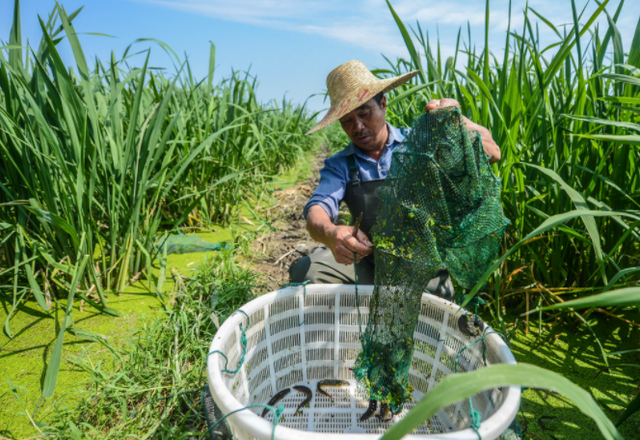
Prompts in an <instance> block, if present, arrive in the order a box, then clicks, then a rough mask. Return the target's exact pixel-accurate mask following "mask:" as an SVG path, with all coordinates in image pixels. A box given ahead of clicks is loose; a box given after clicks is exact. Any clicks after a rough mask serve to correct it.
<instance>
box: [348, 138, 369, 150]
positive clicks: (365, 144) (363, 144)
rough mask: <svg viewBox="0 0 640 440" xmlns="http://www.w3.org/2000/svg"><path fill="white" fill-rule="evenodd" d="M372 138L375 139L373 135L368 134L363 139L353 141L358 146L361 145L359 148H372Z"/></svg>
mask: <svg viewBox="0 0 640 440" xmlns="http://www.w3.org/2000/svg"><path fill="white" fill-rule="evenodd" d="M372 140H373V137H372V136H367V137H366V138H364V139H362V140H361V139H356V140H354V141H353V143H354V144H356V147H359V148H361V149H363V150H370V149H371V144H372V142H371V141H372Z"/></svg>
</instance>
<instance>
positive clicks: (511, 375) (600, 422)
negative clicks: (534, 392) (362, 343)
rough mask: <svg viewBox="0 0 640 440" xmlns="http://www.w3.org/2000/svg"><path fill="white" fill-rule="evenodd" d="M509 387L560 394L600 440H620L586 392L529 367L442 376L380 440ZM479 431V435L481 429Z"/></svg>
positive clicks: (557, 376)
mask: <svg viewBox="0 0 640 440" xmlns="http://www.w3.org/2000/svg"><path fill="white" fill-rule="evenodd" d="M511 385H518V386H524V387H529V388H543V389H548V390H553V391H556V392H558V393H561V394H563V395H565V396H566V397H568V398H569V399H571V400H572V401H573V402H574V403H575V404H576V406H577V407H578V409H580V411H582V412H583V413H584V414H586V415H587V416H589V417H591V418H592V419H593V420H594V421H595V422H596V425H597V426H598V428H599V429H600V433H601V434H602V435H603V436H604V438H606V439H608V440H623V437H622V436H621V435H620V433H619V432H618V430H617V429H616V427H615V426H614V425H613V423H612V422H611V421H610V420H609V419H608V418H607V416H606V415H605V414H604V412H602V409H600V406H599V405H598V404H597V403H596V402H595V401H594V400H593V397H591V395H590V394H589V393H588V392H587V391H585V390H583V389H582V388H580V387H579V386H577V385H575V384H574V383H572V382H571V381H570V380H569V379H566V378H565V377H564V376H562V375H560V374H558V373H554V372H553V371H549V370H545V369H543V368H540V367H536V366H534V365H529V364H518V365H506V364H504V365H503V364H501V365H491V366H488V367H485V368H480V369H479V370H475V371H471V372H469V373H464V374H452V375H449V376H446V377H445V378H443V379H442V380H441V381H440V383H439V384H438V385H437V386H436V387H435V388H433V389H432V390H431V391H429V392H428V393H427V394H426V395H425V396H424V397H423V398H422V399H421V400H420V401H419V402H418V403H417V404H416V406H415V407H413V408H412V409H411V411H409V412H408V413H407V414H406V415H405V416H404V418H403V419H402V420H400V421H399V422H398V423H396V424H395V425H393V426H391V428H389V429H388V430H387V432H386V433H385V434H384V435H383V436H382V439H381V440H399V439H401V438H402V437H404V436H405V435H407V434H409V433H411V431H413V430H414V429H415V428H417V427H418V426H420V425H421V424H422V423H424V422H425V421H427V420H429V419H430V418H431V417H432V416H433V415H435V414H436V413H437V412H438V410H440V409H441V408H444V407H446V406H448V405H452V404H454V403H456V402H459V401H460V400H462V399H465V398H467V397H470V396H473V395H475V394H478V393H480V392H482V391H484V390H488V389H491V388H495V387H504V386H511ZM480 430H481V431H482V425H481V427H480Z"/></svg>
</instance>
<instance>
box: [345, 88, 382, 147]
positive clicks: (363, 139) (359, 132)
mask: <svg viewBox="0 0 640 440" xmlns="http://www.w3.org/2000/svg"><path fill="white" fill-rule="evenodd" d="M386 112H387V98H386V97H385V96H383V97H382V100H381V101H380V104H378V103H377V102H376V101H375V99H370V100H369V101H367V102H365V103H364V104H363V105H361V106H360V107H358V108H357V109H355V110H353V111H351V112H349V113H347V114H346V115H344V116H343V117H342V118H340V125H342V129H343V130H344V132H345V133H347V135H348V136H349V138H350V139H351V140H352V141H353V143H354V144H356V146H358V147H360V148H361V149H363V150H376V149H379V148H383V147H384V143H385V142H386V140H387V136H388V133H387V123H386V121H385V114H386Z"/></svg>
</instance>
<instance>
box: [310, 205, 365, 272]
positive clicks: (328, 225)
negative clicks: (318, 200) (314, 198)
mask: <svg viewBox="0 0 640 440" xmlns="http://www.w3.org/2000/svg"><path fill="white" fill-rule="evenodd" d="M307 230H308V231H309V234H310V235H311V238H313V239H314V240H316V241H319V242H320V243H322V244H324V245H325V246H326V247H328V248H329V249H331V252H332V253H333V257H334V258H335V259H336V261H337V262H338V263H340V264H353V253H354V252H355V253H356V258H357V261H358V262H359V261H360V260H361V259H362V257H364V256H366V255H368V254H370V253H371V252H373V246H372V245H371V243H370V242H369V239H368V238H367V236H366V235H365V234H364V232H362V231H360V230H358V232H357V234H356V235H357V236H356V237H354V236H353V226H336V225H334V224H333V223H332V222H331V219H330V218H329V215H328V214H327V212H326V211H325V210H324V208H322V207H321V206H318V205H313V206H310V207H309V210H308V211H307Z"/></svg>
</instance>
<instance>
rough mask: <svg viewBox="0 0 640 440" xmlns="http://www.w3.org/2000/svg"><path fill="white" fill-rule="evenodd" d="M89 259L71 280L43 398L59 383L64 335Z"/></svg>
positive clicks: (48, 395) (48, 369)
mask: <svg viewBox="0 0 640 440" xmlns="http://www.w3.org/2000/svg"><path fill="white" fill-rule="evenodd" d="M88 259H89V256H88V255H85V256H84V257H83V258H82V260H81V261H80V263H79V264H78V265H76V270H75V272H74V274H73V279H72V280H71V289H70V290H69V296H68V297H67V309H66V311H65V314H64V319H63V320H62V325H61V326H60V331H59V332H58V337H57V338H56V342H55V344H54V345H53V350H52V351H51V357H50V358H49V365H48V366H47V372H46V373H45V377H44V384H43V387H42V397H43V398H46V397H51V396H52V395H53V392H54V391H55V389H56V383H57V382H58V373H59V372H60V363H61V361H62V346H63V343H64V334H65V332H66V330H67V326H68V325H69V323H70V321H71V311H72V310H73V298H74V296H75V293H76V288H77V286H78V282H79V281H80V279H81V278H82V275H83V274H84V270H85V266H86V264H87V260H88Z"/></svg>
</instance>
